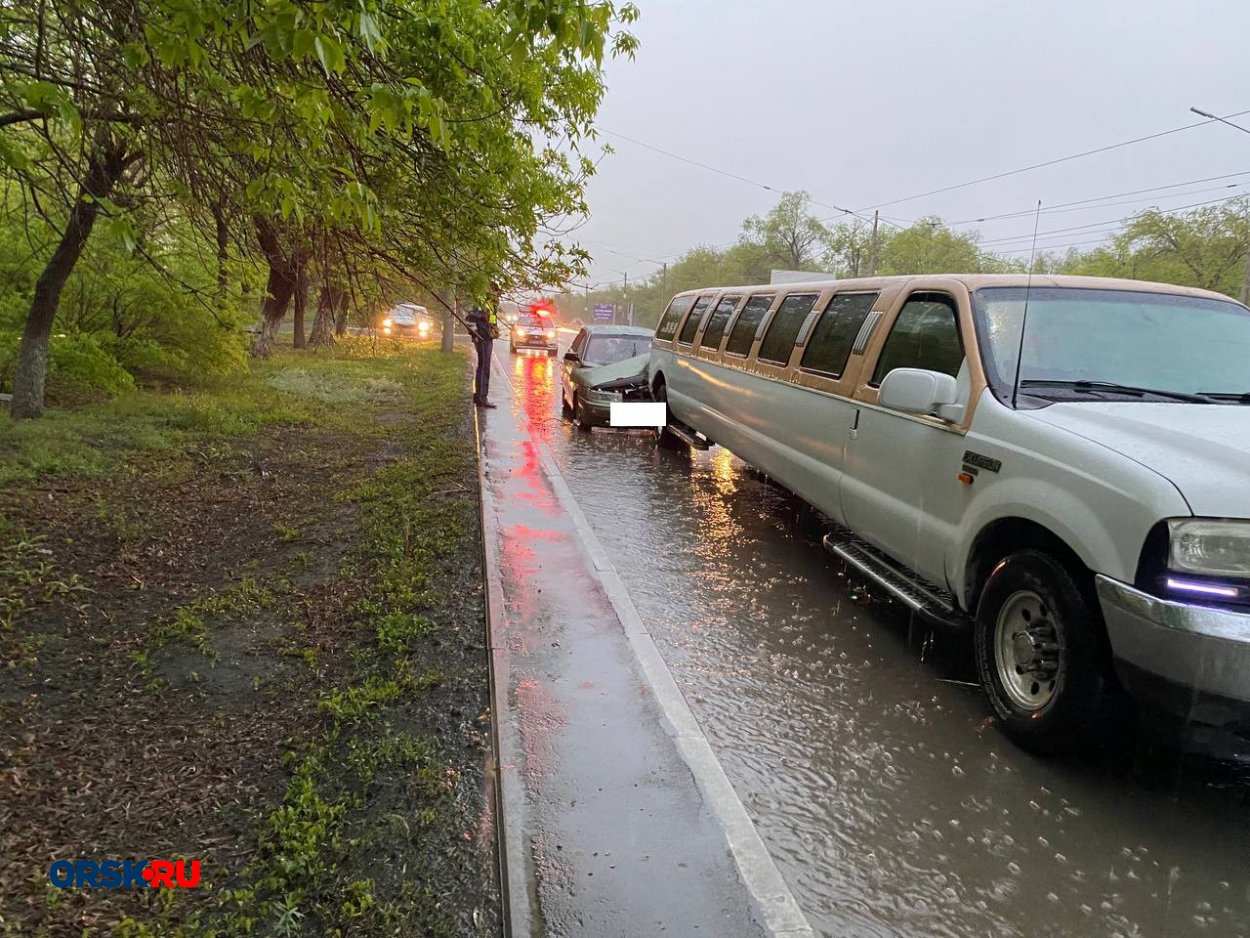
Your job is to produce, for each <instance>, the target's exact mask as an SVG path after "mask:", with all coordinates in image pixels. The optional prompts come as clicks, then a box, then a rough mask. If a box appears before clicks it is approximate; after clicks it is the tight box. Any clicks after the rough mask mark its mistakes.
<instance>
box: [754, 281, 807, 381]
mask: <svg viewBox="0 0 1250 938" xmlns="http://www.w3.org/2000/svg"><path fill="white" fill-rule="evenodd" d="M819 296H820V294H818V293H795V294H793V295H792V296H787V297H786V298H785V299H784V300H782V301H781V305H780V306H778V307H777V312H776V313H774V314H773V321H772V322H770V323H769V324H768V331H767V332H765V333H764V341H763V342H761V343H760V354H759V360H760V361H762V362H772V363H773V364H776V365H784V364H786V363H787V362H789V361H790V353H791V352H793V351H794V340H795V339H797V338H798V337H799V330H800V329H802V328H803V323H805V322H806V321H807V314H808V313H810V312H811V311H812V307H813V306H815V305H816V299H817V297H819Z"/></svg>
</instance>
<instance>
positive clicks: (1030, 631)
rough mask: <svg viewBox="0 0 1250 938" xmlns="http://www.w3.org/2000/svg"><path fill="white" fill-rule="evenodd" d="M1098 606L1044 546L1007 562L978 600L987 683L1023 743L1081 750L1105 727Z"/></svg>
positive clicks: (980, 657) (979, 651)
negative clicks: (1101, 727)
mask: <svg viewBox="0 0 1250 938" xmlns="http://www.w3.org/2000/svg"><path fill="white" fill-rule="evenodd" d="M1097 615H1098V613H1097V610H1096V609H1095V608H1094V607H1093V606H1092V605H1091V604H1090V602H1089V601H1088V600H1087V599H1086V592H1085V591H1084V590H1082V589H1081V588H1080V586H1079V585H1078V584H1077V582H1076V580H1075V579H1074V577H1073V575H1072V573H1071V572H1069V570H1068V569H1067V568H1066V567H1065V566H1064V564H1063V563H1061V562H1060V561H1058V560H1056V559H1055V558H1054V557H1052V556H1051V555H1049V554H1046V553H1044V552H1042V551H1038V550H1022V551H1019V552H1017V553H1014V554H1011V555H1009V556H1008V557H1006V558H1004V559H1003V560H1002V561H1001V562H999V563H998V564H997V565H996V566H995V567H994V570H993V572H992V573H991V574H990V577H989V580H988V582H987V583H986V584H985V589H984V590H983V591H982V593H981V601H980V603H979V604H978V605H977V614H976V629H975V634H974V644H975V648H976V659H977V671H978V673H979V675H980V678H981V686H982V687H983V688H984V689H985V692H986V695H987V696H988V697H989V699H990V703H991V705H992V706H993V708H994V712H995V715H996V716H997V717H998V718H999V719H1000V720H1001V721H1002V723H1003V728H1004V729H1005V730H1006V731H1007V733H1008V734H1010V735H1011V736H1012V737H1014V738H1015V739H1016V740H1017V741H1018V742H1019V743H1021V744H1022V745H1024V746H1027V747H1029V748H1032V749H1036V750H1039V751H1043V752H1053V751H1056V750H1059V749H1065V748H1073V747H1075V746H1078V745H1080V744H1082V743H1084V742H1086V741H1088V739H1089V738H1090V736H1091V734H1092V733H1093V731H1094V729H1095V728H1096V727H1097V726H1098V723H1099V720H1098V718H1099V716H1100V713H1101V711H1102V709H1103V701H1104V697H1105V694H1106V680H1105V670H1106V669H1105V668H1104V665H1103V651H1102V644H1101V642H1100V641H1099V630H1098V619H1097Z"/></svg>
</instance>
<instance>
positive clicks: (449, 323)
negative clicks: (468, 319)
mask: <svg viewBox="0 0 1250 938" xmlns="http://www.w3.org/2000/svg"><path fill="white" fill-rule="evenodd" d="M451 301H452V303H455V304H456V312H459V311H460V300H459V298H458V297H455V296H453V297H452V298H451ZM444 303H446V298H444ZM455 341H456V320H455V317H453V316H452V314H451V304H450V303H448V304H447V305H446V306H444V308H443V344H442V349H443V351H444V352H450V351H451V350H452V347H453V343H454V342H455Z"/></svg>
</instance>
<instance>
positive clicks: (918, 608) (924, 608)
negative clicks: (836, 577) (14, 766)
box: [824, 534, 971, 632]
mask: <svg viewBox="0 0 1250 938" xmlns="http://www.w3.org/2000/svg"><path fill="white" fill-rule="evenodd" d="M824 544H825V550H827V551H829V552H830V553H831V554H833V555H834V556H836V557H838V558H840V559H842V560H844V561H846V563H848V564H850V565H851V566H852V567H854V568H855V569H856V570H858V571H859V572H860V573H862V574H863V575H864V576H866V577H868V579H870V580H871V581H872V582H874V583H876V584H877V585H878V586H880V587H881V588H882V589H884V590H885V591H886V592H887V593H889V594H890V596H891V597H893V598H894V599H896V600H898V601H899V602H901V603H902V604H903V605H905V606H907V607H908V608H909V609H911V610H912V611H913V612H915V613H917V614H918V615H920V616H921V617H923V618H924V619H925V620H926V621H927V622H929V623H930V624H931V625H934V626H936V627H938V628H942V629H945V630H948V631H956V632H964V631H967V630H968V628H969V627H970V626H971V621H970V620H969V619H968V617H967V616H966V615H964V613H963V612H962V611H961V610H960V608H959V605H958V604H957V603H956V602H955V597H954V596H953V595H951V594H950V593H949V592H947V591H946V590H944V589H942V588H940V587H937V586H934V585H933V584H932V583H928V582H926V581H924V580H922V579H920V577H918V576H916V575H915V574H914V573H912V572H911V571H910V570H906V569H904V568H903V567H900V566H899V565H897V564H895V563H893V562H892V561H891V560H889V559H888V558H887V557H885V555H883V554H882V553H881V552H880V551H878V550H875V549H874V548H872V547H870V546H869V545H867V544H865V543H864V542H863V541H859V540H856V539H855V538H853V537H850V536H849V535H845V534H843V535H836V536H835V535H833V534H826V535H825V538H824Z"/></svg>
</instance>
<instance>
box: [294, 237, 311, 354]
mask: <svg viewBox="0 0 1250 938" xmlns="http://www.w3.org/2000/svg"><path fill="white" fill-rule="evenodd" d="M294 264H295V339H294V345H295V347H296V348H304V346H305V345H307V343H306V342H305V341H304V312H305V311H306V310H307V309H308V255H307V254H304V253H297V254H296V255H295V258H294Z"/></svg>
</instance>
